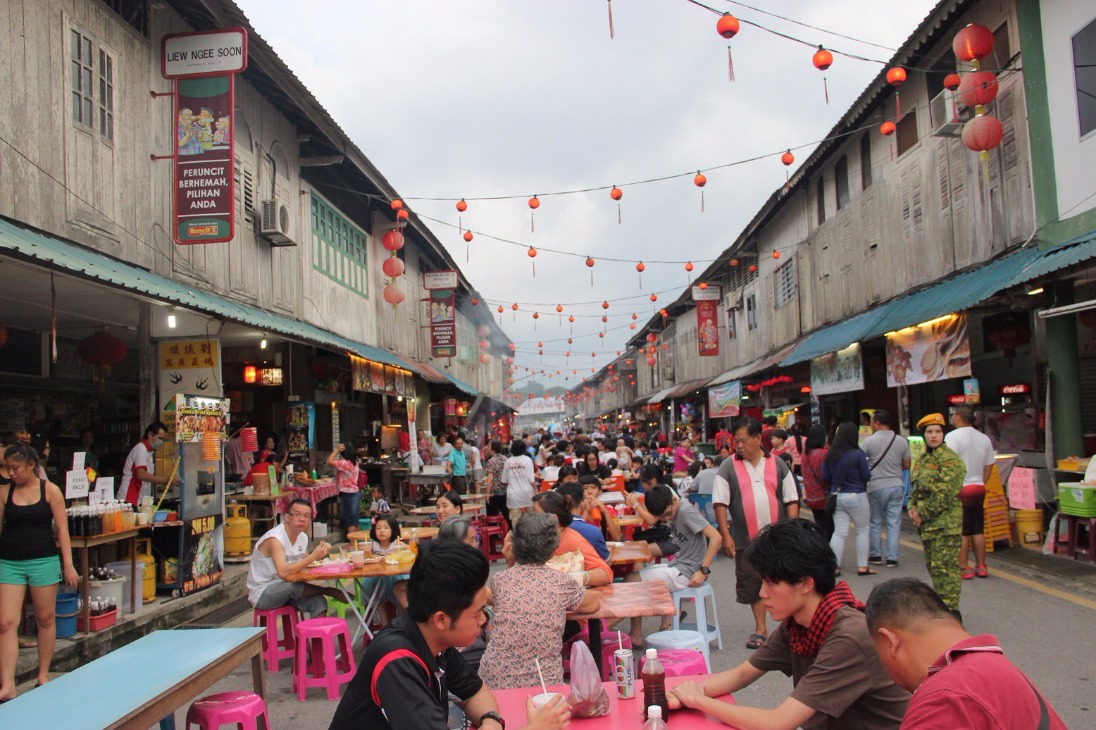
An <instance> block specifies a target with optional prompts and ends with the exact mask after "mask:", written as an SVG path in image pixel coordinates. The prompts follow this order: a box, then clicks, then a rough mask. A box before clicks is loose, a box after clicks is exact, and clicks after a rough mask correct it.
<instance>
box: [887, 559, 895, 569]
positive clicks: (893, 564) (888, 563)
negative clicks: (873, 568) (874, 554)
mask: <svg viewBox="0 0 1096 730" xmlns="http://www.w3.org/2000/svg"><path fill="white" fill-rule="evenodd" d="M887 567H888V568H897V567H898V561H897V560H888V561H887Z"/></svg>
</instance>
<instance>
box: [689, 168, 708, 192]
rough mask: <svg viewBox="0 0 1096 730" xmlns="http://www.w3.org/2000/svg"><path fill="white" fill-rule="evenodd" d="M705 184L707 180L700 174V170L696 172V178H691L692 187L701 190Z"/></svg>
mask: <svg viewBox="0 0 1096 730" xmlns="http://www.w3.org/2000/svg"><path fill="white" fill-rule="evenodd" d="M707 184H708V178H706V177H704V173H702V172H701V171H700V170H697V171H696V176H695V177H694V178H693V185H696V186H697V187H698V188H702V187H704V186H705V185H707Z"/></svg>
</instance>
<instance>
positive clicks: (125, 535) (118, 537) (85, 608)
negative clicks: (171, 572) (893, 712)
mask: <svg viewBox="0 0 1096 730" xmlns="http://www.w3.org/2000/svg"><path fill="white" fill-rule="evenodd" d="M140 529H141V528H140V527H139V526H136V525H135V526H133V527H127V528H126V529H124V530H120V531H119V532H108V533H106V534H103V535H91V536H90V537H72V536H70V537H69V543H70V544H71V546H72V549H73V551H79V552H80V598H81V600H82V603H81V604H80V605H81V608H80V613H82V614H83V616H84V635H87V634H89V633H91V600H90V599H91V595H90V588H89V585H88V578H89V569H88V550H90V549H91V548H93V547H98V546H99V545H109V544H111V543H115V542H122V541H123V540H125V541H127V542H128V543H129V574H130V575H131V576H136V575H137V534H138V532H140ZM140 590H141V588H140V586H138V585H137V581H136V580H130V582H129V605H130V606H136V605H137V592H138V591H140Z"/></svg>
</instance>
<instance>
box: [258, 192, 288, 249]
mask: <svg viewBox="0 0 1096 730" xmlns="http://www.w3.org/2000/svg"><path fill="white" fill-rule="evenodd" d="M259 219H260V220H259V233H260V234H261V235H262V236H263V237H264V238H266V239H267V240H268V241H270V244H271V245H272V246H296V245H297V242H296V241H294V240H293V237H292V230H291V228H290V224H291V221H290V218H289V207H288V206H287V205H285V204H283V203H282V202H281V201H280V200H278V199H277V198H271V199H269V200H263V201H260V203H259Z"/></svg>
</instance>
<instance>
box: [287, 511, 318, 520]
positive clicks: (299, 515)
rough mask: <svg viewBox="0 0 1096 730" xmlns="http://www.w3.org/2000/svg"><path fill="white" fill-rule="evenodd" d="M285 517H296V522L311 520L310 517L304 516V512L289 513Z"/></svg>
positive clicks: (308, 515)
mask: <svg viewBox="0 0 1096 730" xmlns="http://www.w3.org/2000/svg"><path fill="white" fill-rule="evenodd" d="M286 516H287V517H296V518H297V519H298V520H310V519H312V515H310V514H305V513H304V512H289V513H287V515H286Z"/></svg>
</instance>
